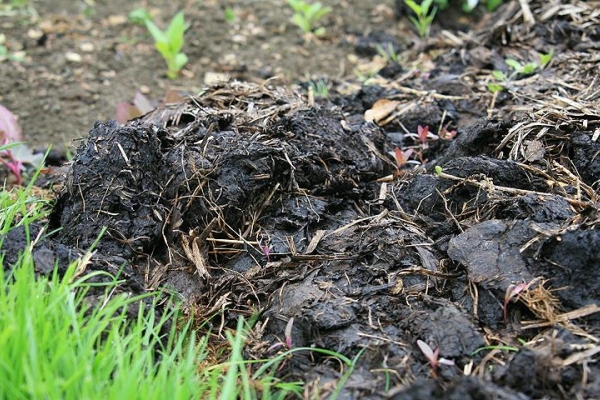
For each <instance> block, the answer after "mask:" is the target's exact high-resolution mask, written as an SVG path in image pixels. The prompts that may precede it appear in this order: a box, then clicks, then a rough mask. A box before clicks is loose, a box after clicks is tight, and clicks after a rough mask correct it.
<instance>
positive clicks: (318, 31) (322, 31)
mask: <svg viewBox="0 0 600 400" xmlns="http://www.w3.org/2000/svg"><path fill="white" fill-rule="evenodd" d="M313 33H314V34H315V36H323V35H324V34H325V28H323V27H320V28H317V29H315V31H314V32H313Z"/></svg>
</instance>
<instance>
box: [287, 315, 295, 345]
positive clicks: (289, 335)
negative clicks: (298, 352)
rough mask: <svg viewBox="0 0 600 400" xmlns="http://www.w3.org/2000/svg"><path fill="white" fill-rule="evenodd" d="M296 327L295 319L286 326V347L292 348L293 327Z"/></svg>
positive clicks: (291, 319)
mask: <svg viewBox="0 0 600 400" xmlns="http://www.w3.org/2000/svg"><path fill="white" fill-rule="evenodd" d="M293 326H294V317H292V318H290V319H289V320H288V322H287V324H286V326H285V347H287V348H288V349H291V348H292V327H293Z"/></svg>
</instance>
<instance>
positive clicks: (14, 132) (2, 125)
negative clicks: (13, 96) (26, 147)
mask: <svg viewBox="0 0 600 400" xmlns="http://www.w3.org/2000/svg"><path fill="white" fill-rule="evenodd" d="M0 136H1V140H2V144H7V143H12V142H20V141H22V140H23V134H22V130H21V125H19V122H18V121H17V117H15V114H13V113H11V112H10V111H9V110H8V109H7V108H6V107H4V106H3V105H1V104H0Z"/></svg>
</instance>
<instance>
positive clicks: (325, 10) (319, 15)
mask: <svg viewBox="0 0 600 400" xmlns="http://www.w3.org/2000/svg"><path fill="white" fill-rule="evenodd" d="M331 11H332V8H331V7H323V8H320V9H319V11H317V13H316V14H315V16H314V21H318V20H320V19H321V18H323V17H324V16H326V15H327V14H329V13H330V12H331Z"/></svg>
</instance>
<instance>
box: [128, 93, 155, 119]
mask: <svg viewBox="0 0 600 400" xmlns="http://www.w3.org/2000/svg"><path fill="white" fill-rule="evenodd" d="M133 105H134V106H136V107H137V109H138V110H140V112H141V113H142V115H143V114H147V113H149V112H150V111H152V110H154V108H155V107H154V106H153V105H152V102H151V101H150V100H148V98H147V97H146V96H144V95H143V94H141V93H140V92H136V93H135V96H134V97H133Z"/></svg>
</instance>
